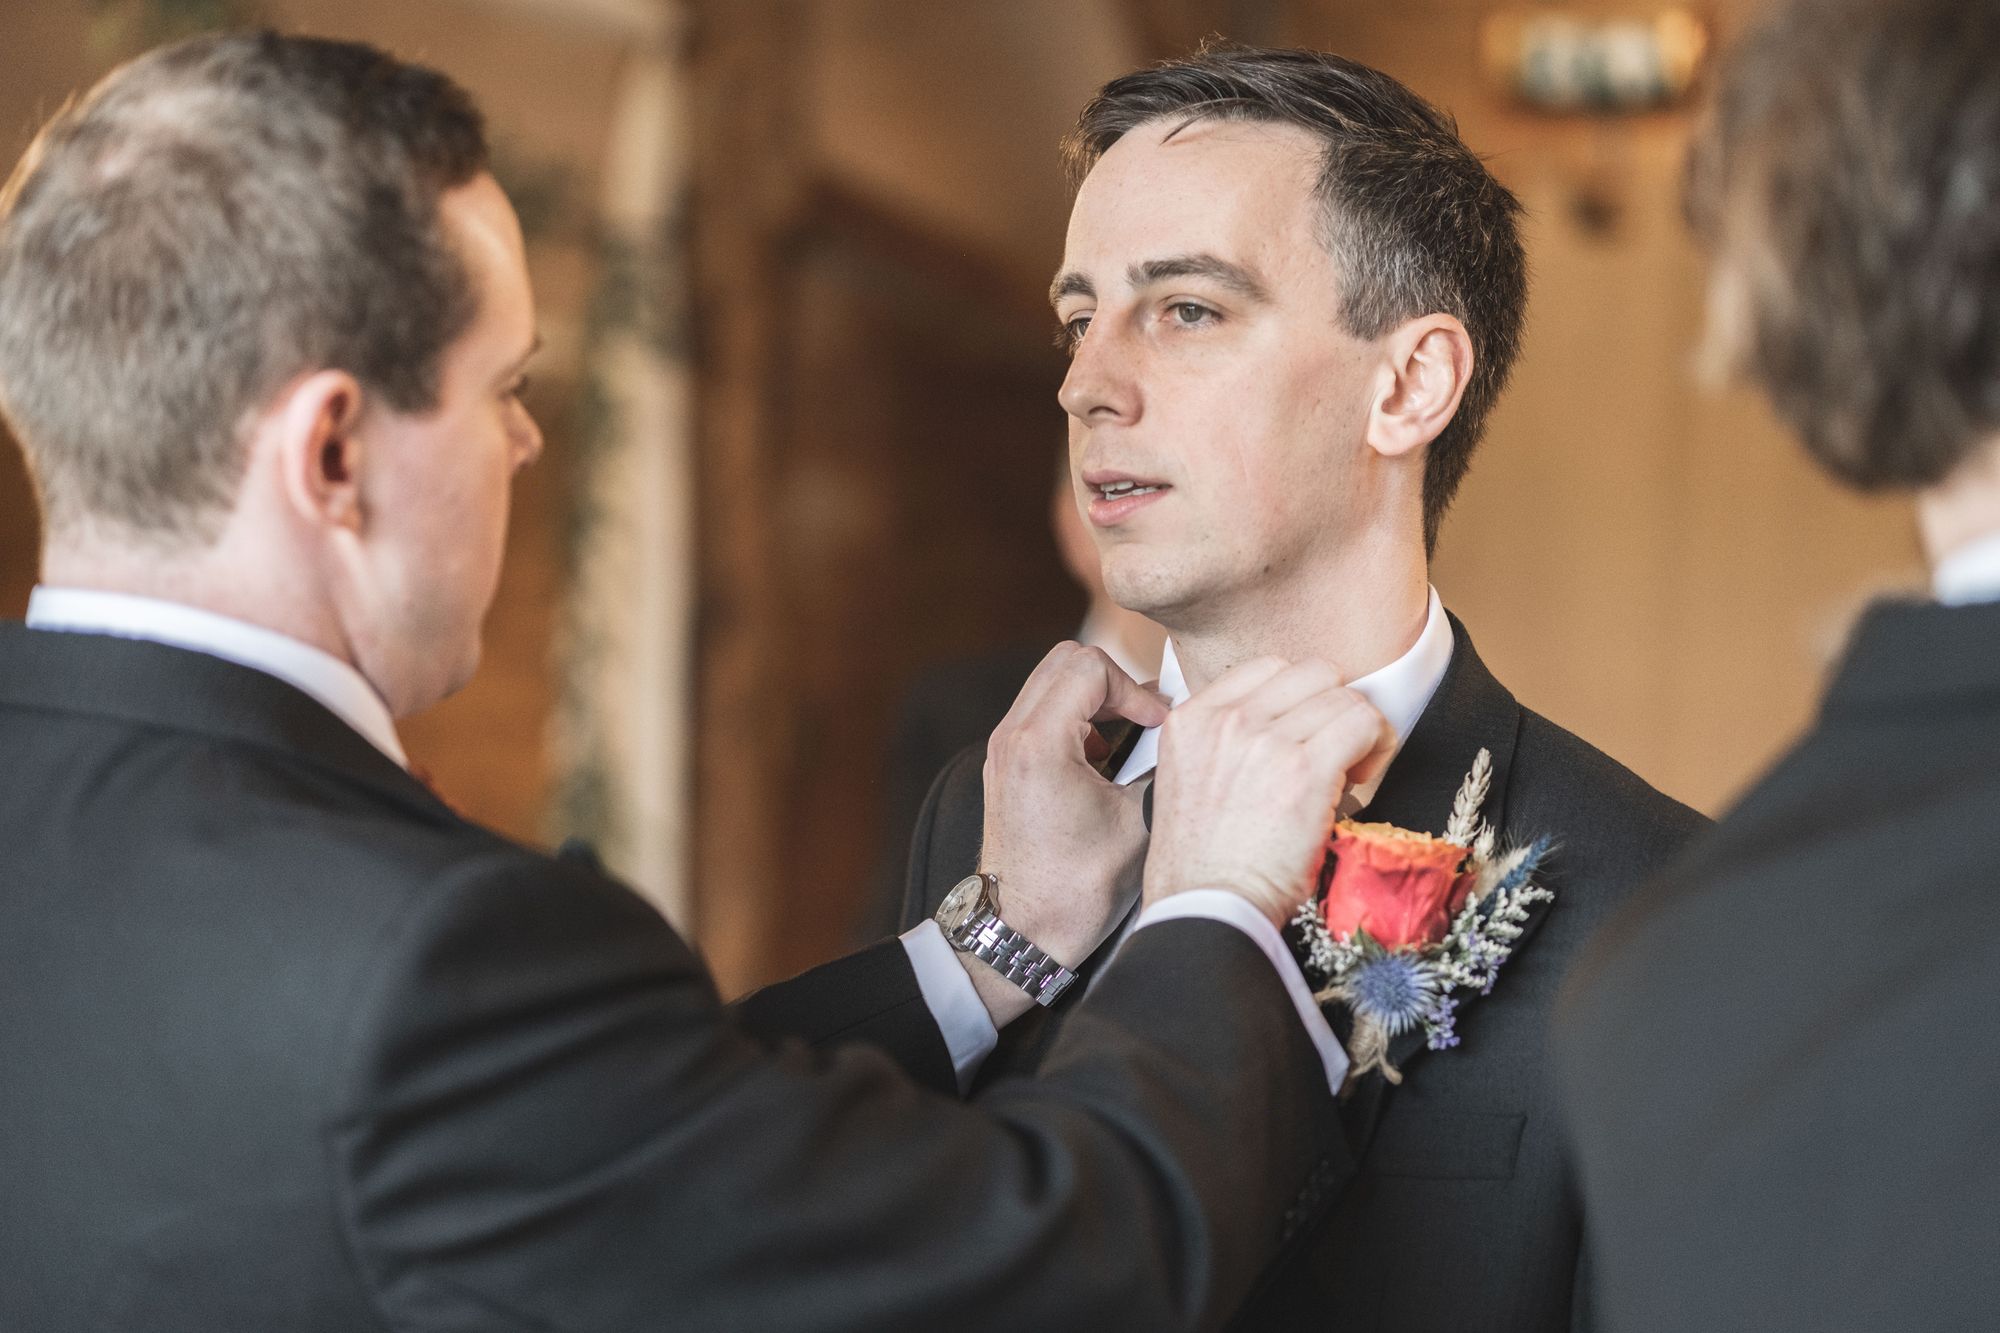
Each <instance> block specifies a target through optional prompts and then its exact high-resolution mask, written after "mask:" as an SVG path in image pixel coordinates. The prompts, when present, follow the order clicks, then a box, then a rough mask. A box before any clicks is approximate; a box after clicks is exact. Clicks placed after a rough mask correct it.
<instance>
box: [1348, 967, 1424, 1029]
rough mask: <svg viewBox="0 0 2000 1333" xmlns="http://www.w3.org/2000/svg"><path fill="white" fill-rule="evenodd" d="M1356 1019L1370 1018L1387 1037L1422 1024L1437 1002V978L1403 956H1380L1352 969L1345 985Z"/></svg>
mask: <svg viewBox="0 0 2000 1333" xmlns="http://www.w3.org/2000/svg"><path fill="white" fill-rule="evenodd" d="M1348 992H1349V994H1350V995H1352V996H1353V1000H1352V1003H1353V1006H1354V1012H1355V1014H1356V1015H1357V1016H1358V1017H1365V1018H1373V1019H1374V1020H1375V1021H1376V1022H1378V1023H1380V1024H1381V1025H1382V1028H1383V1030H1384V1031H1386V1032H1387V1033H1388V1034H1389V1035H1390V1036H1392V1037H1393V1036H1396V1035H1397V1034H1398V1033H1401V1032H1406V1031H1408V1030H1409V1029H1410V1028H1412V1027H1414V1026H1416V1024H1418V1023H1420V1022H1422V1021H1423V1018H1424V1015H1425V1014H1426V1013H1428V1012H1429V1011H1430V1010H1431V1008H1432V1006H1433V1005H1435V1004H1436V1003H1437V1001H1438V985H1437V976H1436V974H1435V973H1433V972H1432V970H1431V969H1430V968H1429V967H1428V966H1426V965H1425V964H1424V963H1423V961H1422V960H1420V959H1418V958H1416V957H1414V956H1413V955H1410V954H1406V953H1390V954H1383V955H1382V956H1381V957H1379V958H1371V959H1369V960H1368V961H1367V962H1365V963H1363V964H1362V965H1361V966H1360V967H1358V968H1356V969H1355V972H1354V977H1353V979H1352V980H1351V981H1349V982H1348Z"/></svg>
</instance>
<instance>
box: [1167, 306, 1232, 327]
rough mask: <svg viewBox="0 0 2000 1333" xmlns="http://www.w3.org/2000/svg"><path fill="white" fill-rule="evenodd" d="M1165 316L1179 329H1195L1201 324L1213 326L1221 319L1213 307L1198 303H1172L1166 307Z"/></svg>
mask: <svg viewBox="0 0 2000 1333" xmlns="http://www.w3.org/2000/svg"><path fill="white" fill-rule="evenodd" d="M1167 314H1168V315H1169V316H1170V317H1171V318H1172V320H1173V322H1174V323H1175V325H1177V326H1178V327H1181V328H1190V329H1191V328H1196V327H1198V326H1200V325H1203V324H1213V323H1215V322H1216V321H1217V320H1218V319H1220V318H1221V316H1220V315H1219V314H1217V313H1216V311H1215V310H1214V308H1213V307H1211V306H1206V305H1203V304H1202V303H1201V302H1200V301H1174V302H1171V303H1170V304H1169V305H1168V306H1167Z"/></svg>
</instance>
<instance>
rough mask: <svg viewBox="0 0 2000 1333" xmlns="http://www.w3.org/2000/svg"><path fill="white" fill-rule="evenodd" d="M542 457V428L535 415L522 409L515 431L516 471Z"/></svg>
mask: <svg viewBox="0 0 2000 1333" xmlns="http://www.w3.org/2000/svg"><path fill="white" fill-rule="evenodd" d="M541 456H542V427H541V425H540V423H539V422H537V421H536V420H535V415H534V413H532V412H530V411H528V409H527V408H525V407H524V408H522V409H521V412H520V420H519V423H518V424H517V425H516V426H515V431H514V470H515V471H516V472H518V471H520V470H521V469H522V468H524V467H527V466H529V465H530V464H531V463H533V462H534V461H535V460H536V459H538V458H540V457H541Z"/></svg>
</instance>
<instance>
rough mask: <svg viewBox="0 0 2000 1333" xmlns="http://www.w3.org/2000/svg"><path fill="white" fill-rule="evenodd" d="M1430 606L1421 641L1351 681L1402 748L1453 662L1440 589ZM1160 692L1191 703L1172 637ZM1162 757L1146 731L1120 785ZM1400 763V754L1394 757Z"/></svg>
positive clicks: (1345, 803) (1347, 809)
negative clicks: (1374, 669)
mask: <svg viewBox="0 0 2000 1333" xmlns="http://www.w3.org/2000/svg"><path fill="white" fill-rule="evenodd" d="M1430 594H1431V600H1430V610H1429V613H1428V614H1427V615H1426V616H1425V618H1424V628H1423V632H1422V633H1420V634H1418V635H1417V641H1416V642H1415V643H1414V644H1412V645H1411V646H1410V650H1409V651H1408V652H1406V653H1404V654H1403V655H1402V656H1401V657H1399V658H1397V659H1396V660H1395V661H1393V662H1391V663H1389V665H1387V666H1385V667H1383V668H1382V669H1381V670H1379V671H1371V672H1369V673H1368V674H1367V675H1365V676H1362V677H1360V678H1359V679H1357V680H1354V681H1352V682H1350V685H1351V687H1352V688H1353V689H1354V690H1355V691H1356V692H1357V693H1359V694H1360V695H1361V697H1362V698H1364V699H1366V700H1367V701H1368V702H1369V703H1371V704H1374V705H1375V707H1376V708H1377V709H1378V710H1379V711H1380V712H1381V714H1382V716H1383V717H1385V718H1387V719H1388V722H1389V726H1390V728H1391V729H1392V730H1394V732H1395V733H1396V748H1397V749H1398V750H1401V749H1402V748H1403V742H1404V741H1406V740H1408V739H1409V738H1410V731H1411V729H1412V728H1414V727H1415V726H1416V725H1417V719H1418V718H1420V717H1422V716H1423V715H1424V710H1425V709H1426V708H1428V707H1430V703H1431V696H1433V695H1435V694H1436V693H1437V688H1438V686H1439V685H1440V684H1442V683H1443V681H1444V673H1445V670H1446V668H1448V667H1450V666H1451V652H1452V646H1453V637H1452V632H1451V620H1450V618H1449V617H1448V616H1446V615H1445V613H1444V603H1443V601H1441V600H1440V599H1439V598H1438V594H1437V589H1436V588H1432V589H1431V590H1430ZM1159 690H1160V693H1161V694H1163V695H1165V696H1166V698H1167V705H1168V706H1169V707H1171V708H1178V707H1180V705H1182V704H1183V703H1185V702H1187V697H1188V686H1187V679H1186V677H1184V676H1182V675H1181V664H1180V659H1179V658H1177V657H1175V656H1174V643H1173V640H1172V639H1169V640H1167V648H1166V652H1165V653H1164V654H1163V655H1162V656H1161V659H1160V685H1159ZM1159 761H1160V733H1159V729H1158V728H1157V727H1151V728H1148V729H1147V730H1146V731H1145V732H1143V733H1141V735H1140V737H1139V740H1138V743H1137V744H1135V745H1134V746H1133V747H1132V753H1131V754H1130V755H1128V756H1127V757H1126V759H1125V765H1124V767H1122V768H1120V769H1119V770H1118V782H1119V785H1121V786H1122V785H1124V784H1126V783H1129V782H1136V781H1138V780H1139V779H1140V778H1142V777H1144V776H1146V775H1147V774H1148V773H1151V772H1152V771H1153V769H1154V768H1155V767H1156V766H1157V765H1158V764H1159ZM1390 762H1391V763H1393V762H1395V756H1394V755H1393V754H1392V755H1391V756H1390ZM1388 771H1389V765H1388V764H1384V765H1383V766H1382V769H1381V772H1379V773H1378V774H1377V775H1376V776H1375V778H1374V780H1373V781H1370V782H1367V783H1363V784H1361V785H1359V786H1357V787H1355V788H1354V789H1353V790H1351V791H1349V792H1348V793H1347V795H1346V796H1345V797H1343V798H1342V800H1341V803H1340V808H1341V813H1342V814H1353V813H1354V812H1355V811H1356V810H1359V809H1360V808H1361V807H1363V806H1365V805H1367V804H1368V803H1369V802H1370V801H1372V800H1374V799H1375V793H1376V792H1377V791H1378V790H1379V789H1380V788H1381V786H1382V778H1383V777H1384V776H1385V775H1387V773H1388Z"/></svg>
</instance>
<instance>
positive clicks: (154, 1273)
mask: <svg viewBox="0 0 2000 1333" xmlns="http://www.w3.org/2000/svg"><path fill="white" fill-rule="evenodd" d="M0 755H4V756H5V764H4V767H0V849H4V855H0V1328H4V1329H7V1330H10V1331H11V1330H23V1331H24V1333H25V1331H27V1330H32V1331H33V1333H67V1331H68V1330H83V1329H90V1330H103V1329H148V1330H157V1329H176V1330H178V1329H189V1330H193V1329H199V1330H202V1333H227V1331H228V1330H246V1331H247V1330H254V1331H255V1333H271V1331H272V1330H277V1329H285V1330H304V1329H314V1330H318V1329H326V1330H346V1329H356V1330H359V1329H370V1330H374V1329H383V1328H394V1329H398V1330H480V1333H501V1331H503V1330H514V1329H519V1330H528V1329H534V1330H611V1329H621V1330H622V1329H659V1328H668V1327H672V1328H687V1329H704V1330H706V1329H746V1330H749V1329H755V1330H771V1329H867V1330H880V1329H901V1328H939V1327H952V1328H1007V1329H1015V1328H1019V1327H1022V1326H1024V1325H1030V1324H1034V1323H1039V1322H1055V1323H1058V1324H1063V1325H1067V1326H1073V1327H1103V1328H1135V1329H1138V1328H1145V1329H1151V1328H1160V1327H1170V1326H1174V1325H1180V1324H1185V1325H1208V1324H1213V1323H1214V1322H1215V1321H1216V1320H1217V1319H1219V1318H1220V1317H1221V1315H1222V1313H1223V1307H1225V1306H1226V1305H1227V1304H1228V1303H1229V1302H1230V1301H1232V1300H1234V1299H1235V1298H1236V1297H1237V1296H1238V1295H1239V1294H1240V1293H1241V1291H1242V1290H1243V1289H1244V1288H1245V1287H1247V1286H1248V1284H1249V1283H1250V1281H1251V1280H1252V1279H1253V1277H1254V1276H1255V1272H1256V1269H1257V1268H1258V1267H1259V1266H1260V1265H1261V1263H1262V1262H1264V1260H1265V1259H1266V1258H1267V1257H1268V1255H1269V1254H1270V1253H1271V1252H1272V1251H1273V1250H1275V1249H1276V1248H1277V1246H1278V1244H1279V1241H1280V1239H1281V1234H1282V1231H1281V1228H1282V1223H1281V1216H1282V1214H1283V1212H1284V1210H1285V1208H1286V1207H1287V1205H1288V1204H1289V1203H1291V1202H1292V1201H1293V1200H1294V1199H1295V1198H1296V1197H1297V1194H1298V1192H1299V1191H1300V1189H1301V1188H1302V1187H1304V1186H1305V1185H1306V1184H1307V1183H1309V1182H1310V1181H1311V1180H1313V1179H1314V1178H1316V1175H1320V1176H1323V1175H1324V1174H1325V1173H1326V1172H1327V1171H1328V1170H1332V1169H1337V1167H1328V1166H1327V1165H1326V1163H1327V1162H1328V1153H1329V1152H1330V1151H1337V1149H1338V1142H1337V1127H1336V1121H1335V1117H1334V1114H1333V1109H1332V1108H1333V1102H1332V1098H1331V1097H1330V1095H1329V1094H1328V1093H1327V1091H1326V1089H1325V1086H1324V1085H1325V1079H1324V1077H1323V1076H1322V1075H1321V1074H1320V1073H1319V1071H1318V1070H1317V1069H1314V1068H1311V1048H1310V1045H1309V1043H1308V1042H1307V1040H1306V1038H1305V1035H1304V1033H1303V1032H1302V1031H1301V1030H1300V1028H1299V1025H1298V1023H1297V1022H1296V1021H1295V1020H1294V1019H1293V1018H1292V1017H1291V1015H1290V1011H1289V1008H1288V1005H1287V1003H1286V1000H1285V998H1284V994H1283V991H1282V989H1281V988H1280V986H1279V984H1278V981H1277V979H1276V977H1275V976H1274V974H1273V973H1272V971H1271V968H1270V966H1269V964H1268V963H1267V962H1266V961H1265V960H1264V958H1263V957H1262V956H1261V955H1260V954H1259V953H1258V951H1257V949H1256V948H1255V946H1254V945H1253V944H1252V943H1251V942H1250V941H1248V940H1247V939H1245V938H1244V937H1243V936H1242V935H1241V934H1240V933H1238V932H1236V931H1233V930H1230V929H1227V928H1226V927H1222V926H1218V925H1216V924H1214V923H1206V922H1186V923H1174V924H1173V925H1172V926H1168V925H1162V926H1160V927H1157V928H1155V929H1153V930H1149V931H1148V932H1146V933H1145V935H1143V936H1141V937H1139V938H1138V939H1137V940H1135V942H1134V948H1133V950H1132V952H1133V954H1134V955H1135V956H1134V957H1133V958H1132V959H1131V960H1130V961H1129V965H1128V964H1126V963H1124V962H1121V965H1120V966H1119V967H1118V968H1115V969H1113V970H1112V972H1111V974H1110V975H1109V976H1108V977H1107V978H1106V981H1105V985H1104V987H1103V988H1102V989H1101V991H1100V993H1099V994H1098V995H1096V996H1093V997H1092V1001H1091V1004H1090V1005H1089V1006H1088V1007H1087V1008H1084V1009H1081V1010H1079V1011H1078V1013H1077V1015H1076V1017H1075V1021H1074V1022H1073V1023H1072V1024H1071V1025H1070V1032H1069V1033H1067V1034H1066V1036H1065V1041H1064V1042H1063V1043H1061V1044H1059V1045H1058V1047H1057V1048H1056V1049H1054V1050H1052V1051H1051V1052H1050V1056H1049V1060H1048V1062H1047V1066H1046V1075H1047V1076H1046V1078H1045V1079H1044V1080H1042V1081H1041V1082H1040V1083H1039V1084H1037V1085H1034V1086H1025V1085H1024V1086H1018V1087H1015V1088H1011V1089H1007V1090H1004V1091H996V1093H995V1094H994V1095H993V1096H992V1097H990V1098H988V1099H987V1100H986V1104H985V1105H984V1106H983V1107H981V1108H977V1109H974V1108H968V1107H964V1106H962V1105H959V1104H957V1103H956V1102H955V1101H954V1100H950V1099H947V1098H945V1097H942V1096H935V1095H932V1094H929V1093H926V1092H924V1091H923V1090H921V1089H920V1088H919V1087H917V1086H916V1085H914V1084H913V1083H912V1082H911V1081H910V1080H909V1079H908V1078H907V1077H906V1076H905V1075H904V1074H903V1073H902V1072H901V1071H899V1070H898V1068H896V1067H895V1065H893V1064H892V1063H891V1061H890V1060H888V1059H886V1058H884V1056H883V1055H882V1054H881V1052H880V1051H878V1050H876V1049H873V1048H872V1047H870V1046H869V1045H867V1044H866V1043H865V1042H864V1043H850V1042H843V1041H840V1040H838V1039H841V1038H845V1037H851V1036H861V1037H864V1038H871V1039H875V1040H879V1041H884V1042H887V1043H889V1044H891V1045H897V1046H902V1047H908V1046H910V1045H911V1034H912V1032H913V1031H915V1032H917V1033H920V1034H926V1035H925V1036H924V1041H917V1042H915V1046H916V1048H917V1052H916V1056H915V1058H913V1059H910V1060H909V1063H912V1064H915V1065H916V1066H918V1067H919V1068H920V1069H921V1068H923V1067H924V1066H925V1064H926V1060H927V1059H928V1060H929V1063H930V1066H931V1068H932V1070H933V1072H935V1070H936V1068H937V1064H936V1059H935V1057H936V1056H937V1045H938V1040H939V1039H938V1038H937V1036H936V1032H935V1029H934V1027H933V1028H929V1029H927V1030H926V1029H925V1028H924V1026H923V1024H922V1023H914V1025H913V1019H912V1015H911V1011H910V1005H911V1003H912V1002H913V1001H914V1000H915V987H914V981H913V979H912V978H911V977H910V976H909V974H908V968H907V965H906V964H904V963H902V962H901V961H900V959H898V958H897V956H896V955H897V954H899V953H900V950H899V949H897V948H896V946H894V945H893V944H891V945H889V946H886V947H885V949H884V950H882V951H878V952H877V953H875V954H873V955H871V956H870V957H869V958H865V959H863V960H862V961H861V962H860V963H859V964H851V965H843V966H841V967H836V968H831V969H823V970H821V971H820V972H819V973H816V974H811V975H809V976H808V977H807V978H805V979H803V980H802V981H801V982H800V983H798V984H797V986H796V987H794V988H791V989H790V990H789V991H786V992H778V993H773V994H767V995H765V996H762V997H760V998H759V999H758V1000H757V1001H755V1002H753V1003H752V1004H751V1005H749V1006H747V1008H746V1014H745V1015H744V1016H737V1015H732V1014H731V1013H729V1012H728V1011H726V1010H725V1009H724V1008H723V1007H722V1006H720V1005H719V1004H718V1003H717V1001H716V997H715V995H714V993H713V990H712V988H711V985H710V982H709V979H708V976H707V974H706V972H705V971H704V970H703V968H702V966H701V963H700V961H699V960H698V959H697V958H696V957H695V956H694V954H693V953H691V952H690V951H689V950H688V949H687V947H686V946H685V945H684V944H683V943H682V942H681V941H680V939H679V938H677V937H676V936H675V934H674V933H673V932H672V931H671V930H670V929H669V928H668V927H667V926H666V925H665V923H664V922H662V921H661V919H660V918H659V916H658V915H657V914H656V913H655V912H653V911H652V910H651V909H650V908H649V907H647V906H646V905H645V904H644V903H643V902H641V901H640V900H639V899H638V898H637V897H635V896H634V895H633V894H631V893H630V892H628V891H627V890H626V889H624V888H622V887H620V886H619V885H617V884H616V883H613V882H611V881H609V880H607V879H606V878H605V877H604V876H603V875H602V874H601V873H599V872H597V871H596V870H594V869H593V868H592V867H591V866H589V865H588V864H587V863H584V862H581V861H559V860H553V859H550V858H547V857H544V856H541V855H538V854H536V853H533V852H531V851H528V850H526V849H524V848H521V847H519V846H515V845H513V844H510V843H508V842H506V841H504V840H502V839H501V838H499V837H497V836H495V835H494V834H492V833H490V832H488V831H486V830H483V829H481V828H478V827H476V826H474V825H472V824H469V823H467V822H465V821H463V820H462V819H460V818H458V817H457V816H456V815H454V814H453V813H452V812H451V811H450V810H448V809H446V808H445V807H444V806H443V805H442V804H440V803H439V802H438V801H437V800H436V799H435V798H434V797H432V795H431V794H430V793H429V792H427V791H426V790H425V789H424V788H423V787H421V786H420V785H418V784H417V783H416V782H415V781H414V780H412V779H411V778H410V777H409V776H408V775H407V774H406V773H404V772H403V771H402V770H401V769H400V768H398V767H397V766H396V765H395V764H393V763H391V762H390V761H389V760H387V759H386V758H384V757H383V756H382V755H381V754H380V753H378V752H377V751H375V750H374V749H373V748H372V747H370V746H369V745H368V743H367V742H366V741H364V740H363V739H362V738H361V737H360V736H358V735H356V734H355V733H354V732H353V731H351V730H349V729H348V728H347V727H346V726H344V725H343V724H341V723H340V722H339V721H338V720H337V719H335V718H334V717H333V715H332V714H330V713H328V712H327V711H326V710H324V709H323V708H321V707H320V706H319V705H318V704H317V703H314V702H313V701H312V700H310V699H309V698H307V697H306V696H305V695H303V694H301V693H299V692H297V691H295V690H293V689H292V688H291V687H289V686H287V685H285V684H283V683H281V682H279V681H277V680H275V679H273V678H271V677H268V676H265V675H262V674H260V673H258V672H255V671H250V670H247V669H244V668H241V667H237V666H234V665H231V664H228V663H225V662H221V661H218V660H216V659H213V658H209V657H206V656H203V655H201V654H196V653H189V652H183V651H180V650H177V649H173V648H167V647H161V646H158V645H154V644H148V643H137V642H128V641H124V640H120V639H114V638H109V637H104V636H96V635H75V634H62V633H50V632H40V631H31V630H26V629H23V628H21V627H20V626H18V625H0ZM1210 977H1220V978H1222V979H1223V980H1224V981H1225V983H1226V985H1227V987H1228V989H1229V991H1230V993H1231V997H1232V998H1231V999H1230V1000H1228V1001H1227V1002H1224V1003H1221V1004H1217V1003H1215V1002H1214V1001H1213V998H1212V997H1210V996H1208V995H1207V994H1206V993H1205V992H1204V986H1203V985H1198V984H1197V979H1204V980H1205V979H1207V978H1210ZM782 1028H790V1029H792V1030H794V1031H799V1030H804V1031H805V1035H808V1036H811V1037H818V1038H823V1039H828V1040H829V1041H830V1042H831V1043H832V1044H831V1045H830V1046H829V1047H828V1048H827V1049H826V1050H823V1051H819V1050H812V1049H808V1048H807V1047H805V1046H802V1045H800V1044H798V1043H796V1042H790V1041H787V1042H783V1043H778V1044H775V1045H774V1044H773V1043H772V1042H770V1041H769V1040H767V1039H766V1038H767V1037H768V1035H769V1034H770V1033H771V1032H772V1031H773V1030H775V1029H782ZM899 1033H900V1034H901V1035H898V1034H899ZM925 1041H927V1042H928V1043H930V1050H931V1056H930V1057H925V1056H923V1054H922V1051H923V1048H924V1042H925ZM904 1053H905V1054H906V1055H908V1054H909V1052H908V1051H905V1052H904ZM1190 1054H1192V1056H1193V1060H1192V1067H1190Z"/></svg>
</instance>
